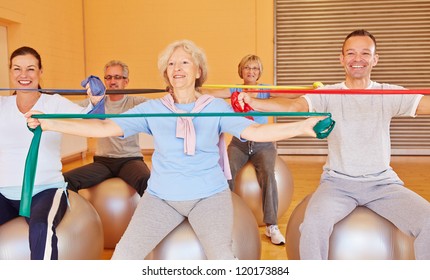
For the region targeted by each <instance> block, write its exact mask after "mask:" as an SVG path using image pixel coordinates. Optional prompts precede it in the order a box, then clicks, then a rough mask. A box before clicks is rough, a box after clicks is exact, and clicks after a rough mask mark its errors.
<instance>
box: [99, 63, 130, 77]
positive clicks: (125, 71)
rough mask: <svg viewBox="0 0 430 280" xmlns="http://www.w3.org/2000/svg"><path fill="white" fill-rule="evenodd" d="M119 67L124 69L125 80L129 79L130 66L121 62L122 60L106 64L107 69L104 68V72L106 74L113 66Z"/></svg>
mask: <svg viewBox="0 0 430 280" xmlns="http://www.w3.org/2000/svg"><path fill="white" fill-rule="evenodd" d="M116 65H119V66H121V67H122V75H123V76H124V77H125V78H128V75H129V70H128V65H127V64H125V63H124V62H122V61H120V60H111V61H109V62H108V63H106V65H105V67H104V71H105V72H106V70H107V69H108V68H109V67H111V66H116Z"/></svg>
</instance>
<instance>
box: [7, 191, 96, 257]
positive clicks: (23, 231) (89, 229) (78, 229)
mask: <svg viewBox="0 0 430 280" xmlns="http://www.w3.org/2000/svg"><path fill="white" fill-rule="evenodd" d="M69 200H70V208H68V209H67V211H66V213H65V215H64V217H63V219H62V220H61V222H60V224H59V225H58V227H57V237H58V259H60V260H97V259H101V257H102V254H103V228H102V224H101V221H100V218H99V216H98V214H97V212H96V211H95V209H94V208H93V207H92V206H91V204H90V203H88V201H86V200H85V199H84V198H82V197H81V196H80V195H78V194H76V193H75V192H71V191H70V192H69ZM29 259H30V247H29V241H28V224H27V222H26V221H25V219H24V217H18V218H15V219H13V220H10V221H9V222H7V223H5V224H3V225H1V226H0V260H29Z"/></svg>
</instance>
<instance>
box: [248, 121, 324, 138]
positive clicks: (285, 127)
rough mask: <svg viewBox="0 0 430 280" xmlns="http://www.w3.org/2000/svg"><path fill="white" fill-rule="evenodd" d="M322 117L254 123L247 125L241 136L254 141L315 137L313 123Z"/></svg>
mask: <svg viewBox="0 0 430 280" xmlns="http://www.w3.org/2000/svg"><path fill="white" fill-rule="evenodd" d="M323 118H324V117H313V118H308V119H306V120H303V121H297V122H293V123H274V124H254V125H251V126H249V127H247V128H246V129H245V130H244V131H243V132H242V134H241V137H242V138H244V139H247V140H250V141H255V142H273V141H280V140H283V139H289V138H292V137H296V136H310V137H315V136H316V134H315V132H314V130H313V127H314V126H315V124H316V123H317V122H318V121H319V120H321V119H323Z"/></svg>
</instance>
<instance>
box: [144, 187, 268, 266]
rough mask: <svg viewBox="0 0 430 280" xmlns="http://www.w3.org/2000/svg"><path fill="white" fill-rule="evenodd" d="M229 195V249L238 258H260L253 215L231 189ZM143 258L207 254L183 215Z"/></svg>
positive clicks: (201, 256)
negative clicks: (230, 220) (231, 240)
mask: <svg viewBox="0 0 430 280" xmlns="http://www.w3.org/2000/svg"><path fill="white" fill-rule="evenodd" d="M232 199H233V209H234V225H233V237H232V238H233V252H234V254H235V256H236V257H237V258H238V259H241V260H259V259H260V258H261V240H260V233H259V230H258V225H257V222H256V220H255V217H254V215H253V213H252V212H251V210H250V209H249V208H248V206H247V205H246V204H245V202H243V200H242V199H241V198H240V197H238V196H237V195H235V194H234V193H232ZM220 230H222V229H220ZM145 259H147V260H206V259H207V257H206V255H205V253H204V251H203V248H202V246H201V244H200V241H199V240H198V238H197V236H196V234H195V233H194V231H193V229H192V228H191V225H190V224H189V222H188V220H187V219H185V220H184V221H183V222H182V223H181V224H180V225H179V226H177V227H176V228H175V229H174V230H173V231H172V232H170V233H169V234H168V235H167V236H166V237H165V238H164V239H163V240H162V241H161V242H160V243H159V244H158V245H157V247H155V248H154V250H152V252H151V253H150V254H149V255H148V256H147V257H146V258H145Z"/></svg>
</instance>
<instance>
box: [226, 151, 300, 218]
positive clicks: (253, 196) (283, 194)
mask: <svg viewBox="0 0 430 280" xmlns="http://www.w3.org/2000/svg"><path fill="white" fill-rule="evenodd" d="M275 178H276V185H277V189H278V219H279V218H281V217H282V215H284V214H285V212H286V211H287V210H288V207H290V204H291V200H292V197H293V191H294V181H293V176H292V175H291V172H290V170H289V168H288V166H287V164H286V163H285V161H284V160H283V159H282V158H281V157H279V156H277V158H276V162H275ZM234 192H235V193H236V194H237V195H239V196H240V197H241V198H242V199H243V200H244V201H245V203H246V204H247V205H248V207H249V208H250V209H251V211H252V213H254V216H255V218H256V220H257V223H258V225H259V226H264V225H265V223H264V221H263V218H264V213H263V201H262V200H263V199H262V191H261V187H260V185H259V184H258V181H257V174H256V172H255V168H254V165H253V164H252V163H251V162H247V163H246V164H245V165H244V166H243V168H242V169H241V170H240V171H239V172H238V174H237V176H236V180H235V186H234Z"/></svg>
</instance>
